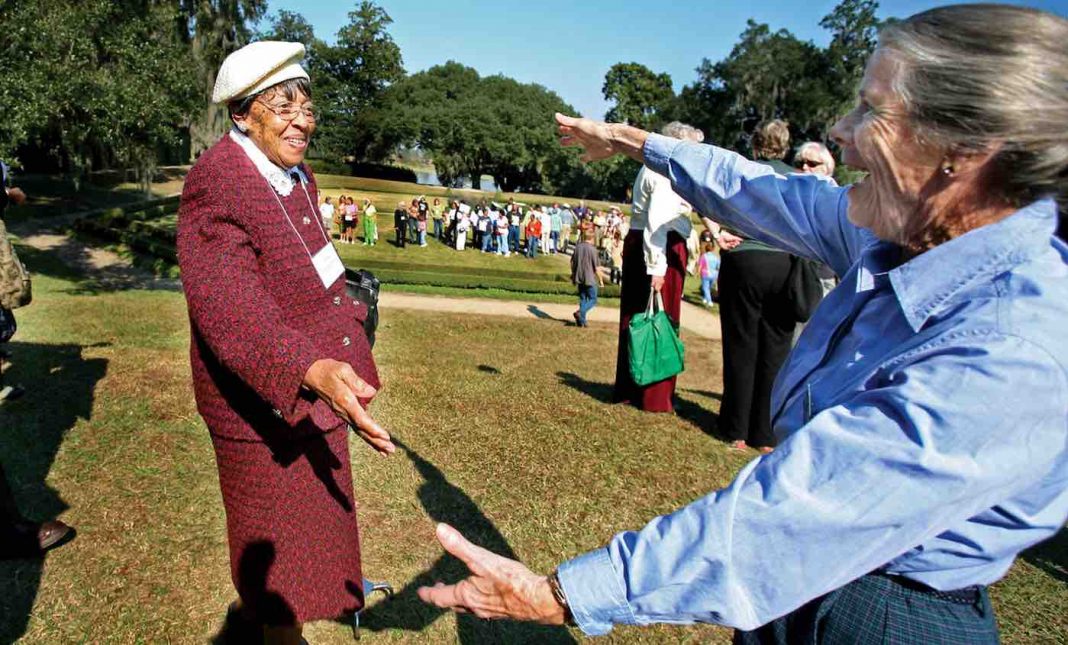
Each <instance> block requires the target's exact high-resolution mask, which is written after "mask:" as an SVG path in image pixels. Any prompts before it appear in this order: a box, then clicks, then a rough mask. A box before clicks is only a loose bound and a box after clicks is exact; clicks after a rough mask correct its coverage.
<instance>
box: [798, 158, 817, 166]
mask: <svg viewBox="0 0 1068 645" xmlns="http://www.w3.org/2000/svg"><path fill="white" fill-rule="evenodd" d="M822 165H823V162H822V161H813V160H811V159H799V160H798V161H797V167H798V168H817V167H819V166H822Z"/></svg>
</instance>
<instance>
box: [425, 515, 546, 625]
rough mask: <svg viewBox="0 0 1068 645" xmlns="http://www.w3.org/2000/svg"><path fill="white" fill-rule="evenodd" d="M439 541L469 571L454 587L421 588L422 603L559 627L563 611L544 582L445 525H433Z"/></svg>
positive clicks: (490, 616)
mask: <svg viewBox="0 0 1068 645" xmlns="http://www.w3.org/2000/svg"><path fill="white" fill-rule="evenodd" d="M437 537H438V541H439V542H441V546H443V547H444V548H445V550H446V551H448V552H449V553H451V554H452V555H454V556H456V557H457V558H459V559H460V561H461V562H463V563H464V564H465V565H466V566H467V568H468V569H470V571H471V576H469V577H468V578H466V579H464V580H461V581H460V582H458V583H456V584H454V585H446V584H443V583H440V582H439V583H437V584H436V585H434V586H433V587H420V588H419V590H418V593H419V598H420V599H421V600H422V601H423V602H426V603H429V604H431V605H436V606H438V607H441V608H443V609H452V610H453V611H456V612H459V613H471V614H474V615H475V616H478V617H479V618H511V619H514V620H525V621H532V622H537V623H541V624H543V625H563V624H564V621H565V619H566V614H565V612H564V608H563V607H562V606H561V605H560V604H559V603H557V602H556V599H555V598H554V597H553V593H552V589H551V588H550V587H549V581H548V579H547V578H546V577H544V576H539V575H537V574H536V573H534V572H532V571H531V570H530V569H528V568H526V567H525V566H524V565H523V564H521V563H519V562H516V561H515V560H509V559H508V558H504V557H501V556H499V555H497V554H495V553H492V552H490V551H487V550H486V549H483V548H482V547H479V546H476V545H474V544H471V543H470V542H468V541H467V540H466V539H464V536H462V535H460V532H459V531H457V530H456V529H454V528H452V527H451V526H449V525H448V524H438V528H437Z"/></svg>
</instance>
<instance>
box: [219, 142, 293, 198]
mask: <svg viewBox="0 0 1068 645" xmlns="http://www.w3.org/2000/svg"><path fill="white" fill-rule="evenodd" d="M230 138H231V139H233V141H234V143H236V144H237V145H239V146H241V149H242V150H244V151H245V154H246V155H248V158H249V159H251V160H252V164H253V165H254V166H256V170H258V171H260V174H261V175H263V178H264V179H266V180H267V183H269V184H270V185H271V188H274V190H275V192H276V193H278V194H279V195H281V196H282V197H288V196H289V194H290V193H292V192H293V187H294V186H295V185H296V182H295V181H293V177H292V175H290V173H294V172H295V173H297V176H298V177H300V181H301V183H307V182H308V178H307V176H305V175H304V171H302V170H301V169H300V166H293V167H292V168H290V169H288V170H286V169H284V168H281V167H279V166H277V165H275V164H274V163H273V162H272V161H271V160H270V159H268V158H267V155H265V154H263V151H262V150H260V149H259V147H258V146H257V145H256V144H255V143H254V142H253V141H252V139H250V138H249V137H248V135H247V134H245V133H244V132H241V131H240V130H238V129H237V128H236V127H235V128H231V129H230Z"/></svg>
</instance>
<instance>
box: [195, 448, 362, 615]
mask: <svg viewBox="0 0 1068 645" xmlns="http://www.w3.org/2000/svg"><path fill="white" fill-rule="evenodd" d="M212 442H213V443H214V445H215V459H216V461H217V463H218V466H219V486H220V488H221V489H222V499H223V506H224V507H225V508H226V529H227V536H228V538H229V542H230V572H231V575H232V576H233V580H234V586H235V587H236V588H237V593H238V595H239V596H240V597H241V600H242V602H243V603H244V604H245V606H246V607H248V609H249V610H250V611H251V612H252V613H253V614H254V615H255V616H256V618H257V619H258V620H260V621H261V622H263V623H265V624H268V625H292V624H295V623H304V622H308V621H312V620H322V619H333V618H338V617H341V616H345V615H348V614H352V613H353V612H355V611H356V610H358V609H360V608H361V607H363V587H362V580H363V576H362V574H361V571H360V537H359V533H358V530H357V526H356V510H355V505H354V502H353V493H352V466H351V464H350V463H349V447H348V431H347V430H346V429H345V428H344V427H342V428H341V429H339V430H334V431H332V432H328V433H325V434H321V435H318V434H317V435H313V436H310V437H302V438H300V439H298V440H295V441H280V442H277V443H274V444H271V445H268V444H265V443H259V442H250V441H233V440H230V439H225V438H222V437H217V436H214V435H213V436H212Z"/></svg>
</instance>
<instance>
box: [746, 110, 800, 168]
mask: <svg viewBox="0 0 1068 645" xmlns="http://www.w3.org/2000/svg"><path fill="white" fill-rule="evenodd" d="M750 145H751V146H752V148H753V155H754V156H755V157H756V158H757V159H782V158H783V157H785V156H786V153H787V151H789V150H790V126H789V125H787V123H786V121H783V120H782V119H773V120H771V121H761V122H760V123H758V124H757V126H756V128H754V129H753V137H752V139H751V140H750Z"/></svg>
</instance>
